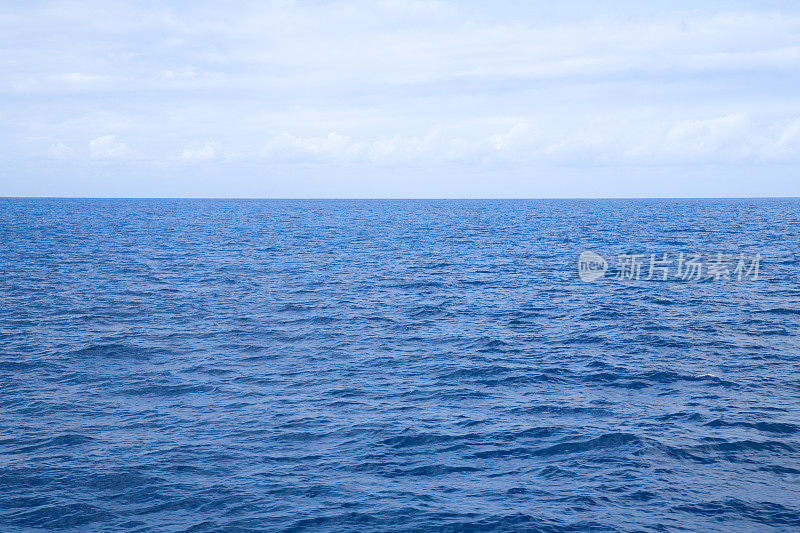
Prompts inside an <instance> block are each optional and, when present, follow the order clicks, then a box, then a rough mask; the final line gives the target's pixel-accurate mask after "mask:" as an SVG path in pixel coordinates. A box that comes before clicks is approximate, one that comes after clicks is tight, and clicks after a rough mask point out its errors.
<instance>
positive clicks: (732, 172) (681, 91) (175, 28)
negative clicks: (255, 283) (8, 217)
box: [0, 0, 800, 198]
mask: <svg viewBox="0 0 800 533" xmlns="http://www.w3.org/2000/svg"><path fill="white" fill-rule="evenodd" d="M0 126H1V127H0V165H1V166H2V171H1V172H0V195H3V196H190V197H456V198H458V197H598V196H599V197H619V196H623V197H625V196H628V197H630V196H634V197H641V196H647V197H651V196H671V197H674V196H787V195H788V196H800V166H799V165H800V2H794V1H788V0H787V1H783V2H778V1H769V0H760V1H737V0H730V1H724V2H723V1H703V0H695V1H681V0H673V1H658V0H655V1H649V2H642V1H640V0H638V1H623V0H617V1H608V2H597V1H580V0H575V1H568V0H565V1H562V2H553V1H547V2H538V1H522V0H498V1H496V2H471V1H459V2H447V1H427V0H373V1H359V0H348V1H326V2H321V1H311V0H309V1H300V0H298V1H290V0H282V1H272V2H270V1H261V2H249V1H227V2H204V1H187V2H156V1H138V2H79V1H58V2H51V1H46V2H39V1H35V0H29V1H14V0H10V1H9V0H6V1H4V2H3V3H2V4H0Z"/></svg>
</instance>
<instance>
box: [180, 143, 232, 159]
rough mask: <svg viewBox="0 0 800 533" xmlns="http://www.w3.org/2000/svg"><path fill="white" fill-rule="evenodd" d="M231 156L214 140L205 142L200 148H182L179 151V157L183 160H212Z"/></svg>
mask: <svg viewBox="0 0 800 533" xmlns="http://www.w3.org/2000/svg"><path fill="white" fill-rule="evenodd" d="M232 156H233V154H231V153H230V152H227V151H225V150H223V149H222V148H221V147H220V145H219V144H217V143H215V142H207V143H205V144H204V145H203V146H202V147H200V148H184V149H183V150H182V151H181V155H180V159H181V160H183V161H195V162H197V161H213V160H215V159H220V158H223V157H224V158H228V159H230V158H231V157H232Z"/></svg>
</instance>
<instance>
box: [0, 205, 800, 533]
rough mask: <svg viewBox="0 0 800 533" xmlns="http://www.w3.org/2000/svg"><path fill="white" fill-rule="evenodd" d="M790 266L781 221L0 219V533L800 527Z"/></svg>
mask: <svg viewBox="0 0 800 533" xmlns="http://www.w3.org/2000/svg"><path fill="white" fill-rule="evenodd" d="M585 249H592V250H595V251H596V252H598V253H600V254H602V255H604V256H605V257H606V258H609V259H610V260H611V262H612V263H613V262H614V261H613V259H615V258H616V257H617V255H618V254H622V253H641V254H647V255H648V257H649V254H650V253H656V254H659V256H660V255H661V254H662V253H668V254H670V255H672V256H674V255H677V253H678V252H681V251H684V252H694V251H698V252H701V253H703V254H704V255H705V254H716V253H717V252H721V253H731V254H737V255H738V254H739V253H746V254H756V253H761V254H762V255H763V264H762V265H761V279H760V280H759V281H752V280H747V279H745V280H743V281H737V280H735V279H734V280H732V281H707V280H702V281H679V280H673V279H669V280H668V281H666V282H664V281H654V280H650V281H645V280H644V279H641V280H639V281H636V280H616V279H614V277H613V272H609V274H608V275H607V276H606V277H605V278H602V279H601V280H599V281H597V282H595V283H591V284H587V283H582V282H581V281H580V279H579V277H578V272H577V266H576V261H577V257H578V255H579V254H580V253H581V252H582V251H583V250H585ZM799 254H800V201H798V200H736V201H734V200H721V201H720V200H717V201H710V200H707V201H700V200H698V201H188V200H184V201H181V200H176V201H172V200H121V201H113V200H0V295H1V296H2V308H1V309H0V531H4V532H6V531H28V530H37V529H40V530H52V529H58V528H77V529H79V530H86V531H103V530H109V531H110V530H132V531H182V530H187V529H189V530H191V531H198V532H201V531H223V530H230V531H272V530H290V531H331V532H334V531H461V530H467V531H512V530H526V531H589V530H595V531H617V530H620V531H631V530H637V531H696V530H705V531H756V530H757V531H764V530H780V531H797V530H798V529H800V358H799V357H800V337H798V334H799V333H800V257H799ZM612 269H613V267H612ZM731 270H733V266H732V267H731ZM643 277H644V275H643Z"/></svg>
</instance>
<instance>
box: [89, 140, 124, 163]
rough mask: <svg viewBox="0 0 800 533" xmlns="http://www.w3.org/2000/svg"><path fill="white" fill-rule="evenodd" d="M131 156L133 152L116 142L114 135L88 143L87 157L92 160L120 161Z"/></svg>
mask: <svg viewBox="0 0 800 533" xmlns="http://www.w3.org/2000/svg"><path fill="white" fill-rule="evenodd" d="M131 155H133V150H131V149H130V148H128V147H127V145H125V143H121V142H117V136H116V135H104V136H102V137H98V138H96V139H94V140H92V141H90V142H89V156H90V157H92V158H94V159H122V158H125V157H129V156H131Z"/></svg>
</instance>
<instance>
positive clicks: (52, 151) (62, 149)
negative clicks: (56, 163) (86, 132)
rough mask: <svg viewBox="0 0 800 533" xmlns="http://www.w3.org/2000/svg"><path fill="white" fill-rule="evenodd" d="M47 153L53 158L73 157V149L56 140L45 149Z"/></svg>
mask: <svg viewBox="0 0 800 533" xmlns="http://www.w3.org/2000/svg"><path fill="white" fill-rule="evenodd" d="M47 155H48V156H49V157H52V158H54V159H69V158H71V157H75V150H73V149H72V148H70V147H69V146H67V145H66V144H64V143H62V142H57V143H56V144H54V145H52V146H51V147H50V148H49V149H48V150H47Z"/></svg>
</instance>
